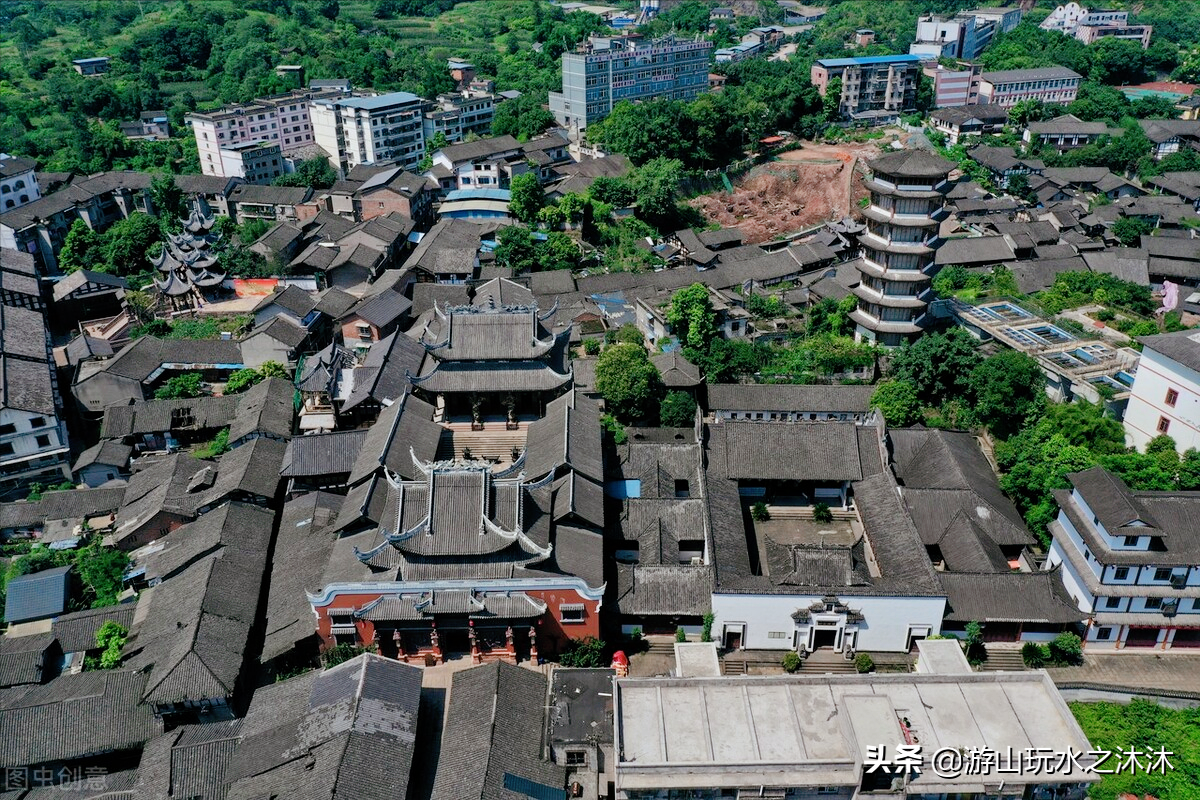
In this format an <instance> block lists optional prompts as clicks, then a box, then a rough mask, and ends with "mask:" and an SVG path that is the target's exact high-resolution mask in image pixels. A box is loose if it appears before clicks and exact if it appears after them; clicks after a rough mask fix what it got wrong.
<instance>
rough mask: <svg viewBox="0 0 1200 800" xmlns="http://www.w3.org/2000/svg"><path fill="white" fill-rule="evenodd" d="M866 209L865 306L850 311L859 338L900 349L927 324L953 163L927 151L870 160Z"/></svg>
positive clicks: (861, 296)
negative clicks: (869, 201) (939, 226)
mask: <svg viewBox="0 0 1200 800" xmlns="http://www.w3.org/2000/svg"><path fill="white" fill-rule="evenodd" d="M870 167H871V172H872V176H871V180H869V181H867V189H869V190H870V192H871V203H870V205H868V206H867V207H866V208H865V209H863V215H864V216H865V217H866V218H867V230H866V231H865V232H864V233H863V234H862V236H860V237H859V243H860V244H861V245H862V247H863V255H862V258H860V259H859V260H858V261H857V262H855V266H856V267H857V269H858V271H859V273H860V274H861V277H860V279H859V284H858V286H856V287H855V288H854V294H855V295H856V296H857V297H858V307H857V308H855V310H854V311H853V312H852V313H851V315H850V316H851V318H852V319H853V320H854V322H855V323H856V331H855V335H856V337H857V338H862V339H869V340H871V341H873V342H877V343H878V344H881V345H884V346H886V347H895V346H898V345H900V344H903V343H904V342H906V341H908V340H910V339H912V338H913V337H914V336H916V335H918V334H920V333H921V332H922V331H923V330H924V329H925V323H926V314H927V312H928V310H929V301H930V300H931V299H932V297H933V286H932V281H933V276H934V275H935V274H936V272H937V265H936V262H935V260H934V251H935V249H936V248H937V246H938V223H939V222H940V220H941V219H942V216H943V214H944V211H943V208H944V206H945V196H946V192H947V191H948V190H949V188H950V181H949V177H950V170H952V169H954V164H953V163H951V162H950V161H947V160H946V159H944V158H942V157H940V156H937V155H934V154H933V153H930V152H928V151H925V150H902V151H899V152H895V153H889V154H887V155H885V156H881V157H880V158H877V159H875V160H874V161H872V162H871V163H870Z"/></svg>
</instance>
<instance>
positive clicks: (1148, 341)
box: [1138, 330, 1200, 372]
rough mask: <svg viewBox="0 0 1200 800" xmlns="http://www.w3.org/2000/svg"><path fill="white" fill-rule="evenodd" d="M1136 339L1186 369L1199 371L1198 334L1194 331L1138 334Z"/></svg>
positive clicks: (1199, 340) (1199, 346) (1199, 341)
mask: <svg viewBox="0 0 1200 800" xmlns="http://www.w3.org/2000/svg"><path fill="white" fill-rule="evenodd" d="M1138 341H1139V342H1141V343H1142V344H1143V345H1145V346H1146V347H1148V348H1150V349H1151V350H1153V351H1155V352H1156V353H1161V354H1162V355H1164V356H1166V357H1167V358H1169V359H1171V360H1172V361H1174V362H1176V363H1178V364H1182V365H1183V366H1185V367H1187V368H1188V369H1191V370H1195V371H1197V372H1200V336H1197V335H1196V332H1195V331H1191V330H1187V331H1177V332H1175V333H1159V334H1155V335H1154V336H1139V337H1138Z"/></svg>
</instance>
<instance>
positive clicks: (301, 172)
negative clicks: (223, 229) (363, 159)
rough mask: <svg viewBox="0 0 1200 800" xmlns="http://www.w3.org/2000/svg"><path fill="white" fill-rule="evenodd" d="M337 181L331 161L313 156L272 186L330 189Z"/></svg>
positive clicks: (279, 178)
mask: <svg viewBox="0 0 1200 800" xmlns="http://www.w3.org/2000/svg"><path fill="white" fill-rule="evenodd" d="M336 180H337V170H335V169H334V168H333V165H332V164H330V163H329V159H327V158H324V157H322V156H313V157H312V158H306V159H304V160H303V161H301V162H300V163H299V164H297V165H296V171H295V172H288V173H286V174H284V175H280V176H279V177H278V178H276V179H275V180H274V181H272V184H273V185H275V186H308V187H310V188H313V189H328V188H329V187H330V186H333V183H334V181H336ZM255 238H257V237H255ZM251 241H253V240H251Z"/></svg>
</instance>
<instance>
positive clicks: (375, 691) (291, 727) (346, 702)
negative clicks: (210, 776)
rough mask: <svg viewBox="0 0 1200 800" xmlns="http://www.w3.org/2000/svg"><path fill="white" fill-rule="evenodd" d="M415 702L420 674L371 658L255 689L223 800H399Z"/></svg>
mask: <svg viewBox="0 0 1200 800" xmlns="http://www.w3.org/2000/svg"><path fill="white" fill-rule="evenodd" d="M420 697H421V670H420V669H418V668H417V667H413V666H409V665H408V664H402V663H400V662H398V661H394V660H392V659H389V658H383V657H380V656H375V655H371V654H364V655H361V656H358V657H357V658H353V659H351V660H350V661H347V662H345V663H343V664H339V665H338V666H336V667H333V668H331V669H327V670H324V671H314V672H309V673H306V674H304V675H301V676H299V677H296V678H292V679H290V680H286V681H283V682H281V683H276V684H273V685H270V686H265V687H263V688H262V689H259V690H258V692H256V693H255V695H254V701H253V702H252V703H251V705H250V710H249V712H248V713H247V715H246V718H245V721H244V724H243V726H242V740H241V742H240V743H239V745H238V747H237V749H236V751H235V752H234V755H233V758H232V760H231V761H230V764H229V769H228V772H227V773H226V780H227V781H228V782H229V793H228V795H227V798H228V800H259V799H260V798H264V797H281V798H282V797H287V798H290V800H337V799H338V798H346V800H350V799H351V798H353V799H354V800H395V798H397V797H403V796H404V795H405V794H406V792H407V791H408V781H409V775H410V771H411V769H412V762H413V751H414V749H415V746H416V739H417V712H418V706H419V704H420ZM475 766H478V765H477V764H476V765H475Z"/></svg>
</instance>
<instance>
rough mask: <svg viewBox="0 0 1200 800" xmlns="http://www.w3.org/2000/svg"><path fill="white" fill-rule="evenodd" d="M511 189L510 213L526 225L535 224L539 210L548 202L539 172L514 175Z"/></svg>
mask: <svg viewBox="0 0 1200 800" xmlns="http://www.w3.org/2000/svg"><path fill="white" fill-rule="evenodd" d="M509 191H510V192H511V193H512V195H511V199H510V200H509V202H508V211H509V213H510V214H512V215H513V216H514V217H516V218H517V219H519V220H520V221H521V222H524V223H525V224H526V225H533V224H535V223H536V222H537V213H538V210H539V209H541V207H542V206H544V205H545V204H546V192H545V191H544V190H543V189H542V184H541V183H540V182H539V181H538V177H537V174H536V173H533V172H526V173H524V174H522V175H514V176H513V179H512V183H511V184H510V185H509Z"/></svg>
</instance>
